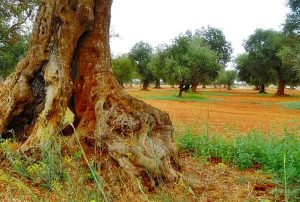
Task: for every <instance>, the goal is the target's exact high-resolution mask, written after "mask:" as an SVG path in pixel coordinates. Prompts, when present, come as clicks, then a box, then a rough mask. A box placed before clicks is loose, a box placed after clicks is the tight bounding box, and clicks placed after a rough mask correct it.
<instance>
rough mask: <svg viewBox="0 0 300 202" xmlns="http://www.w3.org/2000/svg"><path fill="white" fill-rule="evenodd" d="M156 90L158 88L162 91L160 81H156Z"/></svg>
mask: <svg viewBox="0 0 300 202" xmlns="http://www.w3.org/2000/svg"><path fill="white" fill-rule="evenodd" d="M154 88H157V89H160V88H161V87H160V79H156V80H155V87H154Z"/></svg>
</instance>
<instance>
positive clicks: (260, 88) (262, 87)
mask: <svg viewBox="0 0 300 202" xmlns="http://www.w3.org/2000/svg"><path fill="white" fill-rule="evenodd" d="M258 93H259V94H260V93H266V91H265V84H260V85H259V91H258Z"/></svg>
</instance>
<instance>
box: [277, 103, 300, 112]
mask: <svg viewBox="0 0 300 202" xmlns="http://www.w3.org/2000/svg"><path fill="white" fill-rule="evenodd" d="M281 106H282V107H283V108H286V109H293V110H300V102H284V103H281Z"/></svg>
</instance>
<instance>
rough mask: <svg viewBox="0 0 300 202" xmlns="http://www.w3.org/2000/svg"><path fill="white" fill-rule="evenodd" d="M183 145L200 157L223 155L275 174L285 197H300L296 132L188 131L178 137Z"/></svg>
mask: <svg viewBox="0 0 300 202" xmlns="http://www.w3.org/2000/svg"><path fill="white" fill-rule="evenodd" d="M177 142H178V146H179V148H180V149H183V150H187V151H189V152H192V153H194V154H195V155H196V156H198V157H205V158H207V159H220V160H221V161H222V162H224V163H229V164H231V165H234V166H236V167H238V168H239V169H248V168H253V169H260V170H262V171H264V172H266V173H270V174H273V175H274V176H275V178H274V179H275V180H277V181H278V182H279V183H280V184H282V185H284V186H283V188H282V189H283V190H284V191H283V192H284V194H285V195H286V196H285V200H286V201H289V200H290V201H293V200H294V201H297V200H300V161H299V159H300V139H299V136H297V133H293V132H288V131H285V132H284V136H283V137H278V136H276V135H272V134H269V135H266V134H263V133H262V132H258V131H253V132H250V133H248V134H247V135H246V136H239V135H237V136H235V137H232V138H224V137H222V136H218V135H208V134H204V135H199V136H195V135H192V134H186V135H184V136H182V137H179V138H178V139H177Z"/></svg>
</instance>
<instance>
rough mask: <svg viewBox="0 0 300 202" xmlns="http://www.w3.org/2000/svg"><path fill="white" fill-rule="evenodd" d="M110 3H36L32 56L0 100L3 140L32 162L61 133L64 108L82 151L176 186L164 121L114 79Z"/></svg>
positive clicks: (163, 115) (172, 151) (172, 150)
mask: <svg viewBox="0 0 300 202" xmlns="http://www.w3.org/2000/svg"><path fill="white" fill-rule="evenodd" d="M111 3H112V1H111V0H77V1H63V0H53V1H48V0H41V1H40V8H39V11H38V15H37V19H36V22H35V25H34V29H33V35H32V39H31V48H30V50H29V52H28V54H27V56H26V57H25V59H23V60H22V61H21V62H20V63H19V64H18V66H17V69H16V71H15V72H14V74H12V75H11V76H10V77H9V78H8V79H7V81H6V83H5V86H4V88H3V89H1V92H0V114H1V116H0V134H1V135H2V136H3V137H9V135H10V134H9V133H8V132H7V131H8V130H11V129H13V130H14V132H15V134H16V135H17V137H18V139H19V140H20V141H21V142H23V144H22V145H21V147H20V148H19V150H20V151H21V152H26V153H29V154H34V152H37V151H38V150H37V148H38V147H39V144H40V143H41V139H42V136H43V134H44V133H45V131H47V133H49V134H52V135H57V134H59V133H60V131H61V130H62V131H63V129H64V127H65V126H64V125H62V120H63V118H64V116H65V113H66V111H67V108H68V107H69V108H70V109H71V110H72V111H73V113H74V114H75V122H74V123H73V124H74V126H75V128H76V131H77V133H76V134H78V136H79V138H80V140H81V142H82V143H87V144H86V145H85V146H84V147H83V148H88V147H91V145H92V147H94V146H96V147H98V148H100V147H101V148H105V150H106V151H107V152H108V155H109V156H110V158H111V159H114V160H115V161H116V162H117V163H118V165H119V166H120V167H122V168H123V169H124V171H125V172H126V173H127V174H128V176H131V177H132V178H135V177H136V176H139V175H141V174H142V173H143V172H145V171H146V172H147V173H148V174H150V175H151V176H152V177H163V179H165V180H167V181H174V180H175V179H176V178H177V175H178V173H177V171H176V170H175V169H174V167H176V166H177V165H178V164H177V158H176V148H175V146H174V144H173V141H172V132H173V127H172V123H171V121H170V118H169V116H168V114H167V113H165V112H162V111H160V110H158V109H156V108H154V107H151V106H150V105H147V104H145V103H144V102H142V101H139V100H137V99H135V98H133V97H131V96H129V95H128V94H127V93H126V92H124V90H123V89H122V88H121V87H120V85H119V84H118V82H117V81H116V79H115V78H114V76H113V73H112V69H111V59H110V48H109V25H110V11H111ZM73 136H74V134H73ZM70 139H72V135H71V137H70ZM128 142H130V144H128ZM99 152H100V149H99ZM129 153H130V154H131V156H130V157H128V154H129Z"/></svg>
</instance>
